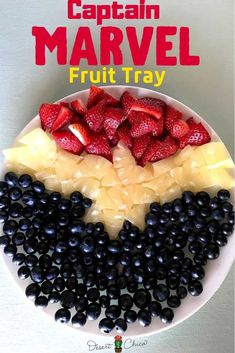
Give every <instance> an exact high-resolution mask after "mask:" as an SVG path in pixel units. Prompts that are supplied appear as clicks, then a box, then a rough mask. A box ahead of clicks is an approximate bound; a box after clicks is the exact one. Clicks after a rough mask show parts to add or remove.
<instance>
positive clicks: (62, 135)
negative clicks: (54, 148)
mask: <svg viewBox="0 0 235 353" xmlns="http://www.w3.org/2000/svg"><path fill="white" fill-rule="evenodd" d="M52 135H53V137H54V139H55V141H56V143H57V144H58V145H59V146H60V147H62V148H63V149H64V150H65V151H68V152H71V153H73V154H81V153H82V151H83V145H82V144H81V142H80V141H79V140H78V139H77V137H76V136H74V134H72V132H70V131H56V132H53V133H52Z"/></svg>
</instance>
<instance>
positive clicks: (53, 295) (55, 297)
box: [48, 291, 60, 304]
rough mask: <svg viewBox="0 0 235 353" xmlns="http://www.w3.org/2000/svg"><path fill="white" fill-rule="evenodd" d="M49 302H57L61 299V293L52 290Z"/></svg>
mask: <svg viewBox="0 0 235 353" xmlns="http://www.w3.org/2000/svg"><path fill="white" fill-rule="evenodd" d="M48 300H49V303H51V304H56V303H58V302H59V301H60V294H59V293H58V292H54V291H53V292H51V294H49V296H48Z"/></svg>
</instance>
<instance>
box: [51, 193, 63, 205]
mask: <svg viewBox="0 0 235 353" xmlns="http://www.w3.org/2000/svg"><path fill="white" fill-rule="evenodd" d="M49 198H50V200H51V201H52V202H55V203H58V202H59V201H60V199H61V194H60V193H59V192H57V191H54V192H52V193H51V194H50V197H49Z"/></svg>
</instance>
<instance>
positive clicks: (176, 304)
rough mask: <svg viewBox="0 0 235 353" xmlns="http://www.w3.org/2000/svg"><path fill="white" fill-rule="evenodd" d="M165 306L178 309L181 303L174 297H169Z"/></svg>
mask: <svg viewBox="0 0 235 353" xmlns="http://www.w3.org/2000/svg"><path fill="white" fill-rule="evenodd" d="M167 305H169V306H170V307H171V308H178V307H179V306H180V305H181V301H180V299H179V297H177V296H176V295H170V296H169V297H168V298H167Z"/></svg>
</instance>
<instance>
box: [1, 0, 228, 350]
mask: <svg viewBox="0 0 235 353" xmlns="http://www.w3.org/2000/svg"><path fill="white" fill-rule="evenodd" d="M84 2H85V1H84ZM86 2H87V1H86ZM135 2H136V1H133V0H130V1H129V3H135ZM66 3H67V1H65V0H57V1H55V0H48V1H40V2H39V1H37V0H31V1H30V2H29V1H27V2H22V1H20V0H12V1H10V2H7V1H4V0H0V9H1V10H0V101H1V104H0V117H1V119H0V134H1V135H0V136H1V138H0V149H1V150H2V149H4V148H7V147H9V146H10V145H11V143H12V142H13V140H14V138H15V137H16V136H17V134H18V133H19V132H20V130H21V129H22V128H23V127H24V126H25V125H26V124H27V123H28V122H29V121H30V119H31V118H32V117H33V116H35V115H36V114H37V109H38V106H39V105H40V103H41V102H43V101H48V102H53V101H55V100H57V99H59V98H61V97H63V96H66V95H68V94H70V93H73V92H76V91H78V90H80V89H81V88H87V87H89V82H87V83H86V84H85V85H83V86H81V85H79V84H77V83H74V84H69V79H68V71H69V70H68V66H63V67H61V66H58V65H55V58H54V54H53V55H51V57H50V58H49V57H48V58H49V59H48V64H47V65H46V66H43V67H37V66H36V65H35V64H34V38H33V37H32V35H31V31H32V26H35V25H38V26H46V27H47V28H48V30H51V31H52V30H54V29H55V28H56V27H57V26H61V25H64V26H68V42H69V46H68V47H69V48H71V46H72V43H73V41H74V38H75V34H76V29H77V27H78V26H81V25H88V23H84V22H82V21H80V22H77V21H69V20H68V19H66V18H67V15H66ZM87 3H88V2H87ZM90 3H91V2H90ZM103 3H110V1H108V0H106V2H105V0H103ZM149 3H154V1H149ZM158 4H160V5H161V19H160V20H159V21H156V23H154V22H153V23H151V25H154V26H157V25H158V24H161V25H177V26H183V25H184V26H189V27H190V28H191V46H192V51H193V52H194V53H196V54H200V56H201V65H200V67H173V68H164V69H165V70H166V78H165V81H164V83H163V85H162V86H161V87H160V88H159V91H160V92H162V93H166V94H168V95H170V96H172V97H174V98H176V99H179V100H180V101H182V102H183V103H185V104H186V105H188V106H190V107H191V108H192V109H194V110H195V111H197V112H198V113H199V114H200V115H201V116H203V117H204V118H205V119H206V120H207V121H208V123H209V124H211V125H212V127H213V128H214V129H215V130H216V131H217V132H218V134H219V135H220V137H221V138H222V139H223V141H224V142H225V144H226V146H227V147H228V149H229V150H230V152H231V153H232V154H233V150H234V145H233V141H234V120H233V99H234V91H233V81H232V77H233V0H227V1H224V0H217V1H214V0H204V1H203V2H201V1H189V0H182V1H172V0H164V1H163V0H161V1H158ZM110 23H111V22H110V21H107V23H105V25H110ZM144 24H145V23H144V21H143V22H141V24H140V23H139V22H138V21H135V22H134V25H135V26H137V27H141V26H143V25H144ZM90 25H91V26H92V34H93V38H94V41H95V42H96V46H97V45H98V44H97V43H98V42H99V37H98V36H99V29H98V28H96V27H95V25H94V23H93V24H92V22H90ZM113 25H119V26H120V27H123V28H124V27H125V26H126V25H128V23H127V22H123V23H118V24H113ZM145 25H147V22H146V24H145ZM148 25H149V22H148ZM176 43H177V40H176ZM123 50H124V56H125V58H126V59H125V66H131V65H132V63H131V59H130V55H129V52H128V47H127V45H125V46H124V47H123ZM154 51H155V49H154V45H153V46H152V47H151V49H150V54H149V58H148V62H147V63H146V67H148V69H150V70H151V69H152V70H156V67H154ZM83 67H84V68H85V65H83ZM157 69H159V70H162V68H157ZM117 83H119V84H121V83H123V82H121V78H120V79H119V80H118V82H117ZM131 83H133V82H131ZM140 85H142V86H144V85H143V84H140ZM144 87H147V88H153V87H151V86H148V85H145V86H144ZM1 158H2V157H1ZM0 283H1V289H0V312H1V314H0V342H1V344H0V353H31V352H32V351H33V352H34V353H48V352H50V353H68V352H69V353H85V352H88V351H101V352H113V351H114V349H113V347H111V346H110V345H112V344H113V340H112V339H105V338H103V339H100V338H99V339H97V338H95V337H91V336H89V335H87V336H80V335H79V332H77V333H76V332H74V330H69V329H65V328H64V327H63V326H59V325H57V324H55V323H54V322H53V321H50V320H49V321H48V319H47V318H46V317H45V315H43V314H42V313H41V312H40V311H39V310H37V309H34V308H33V307H32V305H30V304H29V303H28V301H27V300H26V298H25V297H24V295H22V294H21V293H20V292H19V290H18V288H17V287H16V286H15V285H14V283H13V282H12V280H11V278H10V276H9V274H8V273H7V272H6V270H5V269H4V268H3V267H2V266H1V267H0ZM124 348H125V349H123V352H124V351H130V352H132V351H133V352H134V351H135V352H151V353H152V352H154V353H155V352H156V353H158V352H159V353H198V352H200V353H221V352H223V353H233V352H234V275H233V269H231V271H230V273H229V275H228V276H227V278H226V279H225V281H224V283H223V284H222V286H221V288H220V289H219V290H218V291H217V293H216V294H215V295H214V296H213V298H212V299H211V300H210V301H209V302H208V303H207V304H206V305H205V306H204V307H203V308H202V309H201V310H200V311H199V312H197V313H196V314H195V315H193V316H192V317H191V318H189V319H188V320H186V321H185V322H183V323H182V324H180V325H178V326H177V327H175V328H173V329H171V330H169V331H165V332H163V333H160V334H158V335H155V336H151V337H147V338H146V339H145V338H141V339H136V340H131V339H128V340H127V341H126V342H125V347H124Z"/></svg>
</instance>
